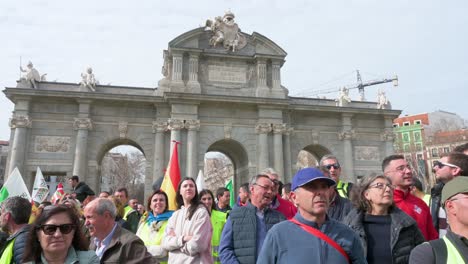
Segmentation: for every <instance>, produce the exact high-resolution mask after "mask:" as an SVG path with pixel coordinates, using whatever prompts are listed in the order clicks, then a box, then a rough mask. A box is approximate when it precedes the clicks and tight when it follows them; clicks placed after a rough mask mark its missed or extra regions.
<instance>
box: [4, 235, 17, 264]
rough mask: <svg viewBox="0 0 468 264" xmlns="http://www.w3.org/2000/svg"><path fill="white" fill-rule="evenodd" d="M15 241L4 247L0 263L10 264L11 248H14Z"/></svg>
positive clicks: (11, 258)
mask: <svg viewBox="0 0 468 264" xmlns="http://www.w3.org/2000/svg"><path fill="white" fill-rule="evenodd" d="M15 240H16V238H15V239H13V240H11V241H10V242H9V243H8V245H7V246H6V247H5V250H4V251H3V254H2V256H1V257H0V263H11V262H12V260H13V247H14V246H15Z"/></svg>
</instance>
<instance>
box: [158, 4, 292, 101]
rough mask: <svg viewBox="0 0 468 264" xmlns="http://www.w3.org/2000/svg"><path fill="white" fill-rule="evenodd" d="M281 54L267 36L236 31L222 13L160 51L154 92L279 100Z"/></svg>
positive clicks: (282, 92) (230, 15)
mask: <svg viewBox="0 0 468 264" xmlns="http://www.w3.org/2000/svg"><path fill="white" fill-rule="evenodd" d="M286 55H287V53H286V52H285V51H284V50H283V49H282V48H281V47H280V46H278V45H277V44H276V43H275V42H273V41H272V40H270V39H268V38H267V37H265V36H263V35H261V34H259V33H257V32H254V33H252V34H251V35H250V34H247V33H244V32H242V31H241V30H240V28H239V26H238V25H237V23H235V22H234V14H233V13H232V12H230V11H228V12H226V14H225V15H224V17H222V18H221V17H216V18H215V19H213V20H210V19H209V20H207V21H206V26H204V27H199V28H196V29H193V30H191V31H188V32H185V33H183V34H182V35H179V36H178V37H176V38H174V39H173V40H172V41H170V42H169V47H168V49H167V50H165V51H164V53H163V58H164V64H163V68H162V74H163V75H164V78H163V79H162V80H160V81H159V83H158V86H159V87H158V88H157V89H156V90H155V93H156V94H157V95H163V94H164V93H165V92H177V93H195V94H213V95H235V96H239V95H241V96H249V97H263V98H282V99H285V98H286V97H287V95H288V91H287V89H286V88H284V87H283V86H282V85H281V67H282V66H283V64H284V61H285V60H284V59H285V57H286Z"/></svg>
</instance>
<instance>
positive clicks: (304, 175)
mask: <svg viewBox="0 0 468 264" xmlns="http://www.w3.org/2000/svg"><path fill="white" fill-rule="evenodd" d="M316 180H325V181H326V182H327V184H328V186H333V185H335V184H336V182H335V181H334V180H333V179H331V178H330V177H327V176H325V175H323V173H322V171H321V170H319V169H317V168H304V169H301V170H299V171H298V172H297V173H296V175H294V178H293V179H292V184H291V190H292V191H294V190H296V189H297V188H299V187H301V186H303V185H306V184H308V183H311V182H313V181H316Z"/></svg>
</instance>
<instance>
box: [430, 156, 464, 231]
mask: <svg viewBox="0 0 468 264" xmlns="http://www.w3.org/2000/svg"><path fill="white" fill-rule="evenodd" d="M432 169H433V171H434V173H435V177H436V181H437V184H436V185H435V186H434V187H433V188H432V189H431V200H430V202H429V207H430V208H431V215H432V223H433V224H434V226H435V228H436V229H437V230H438V231H439V237H443V236H444V235H445V233H446V232H447V216H446V214H445V211H444V209H442V208H441V203H440V199H441V195H442V188H443V187H444V185H445V184H447V183H448V182H449V181H451V180H453V179H454V178H455V177H458V176H461V175H463V174H465V173H464V172H468V156H467V155H465V154H463V153H455V152H452V153H448V154H444V155H442V157H441V158H440V160H437V161H434V164H433V167H432Z"/></svg>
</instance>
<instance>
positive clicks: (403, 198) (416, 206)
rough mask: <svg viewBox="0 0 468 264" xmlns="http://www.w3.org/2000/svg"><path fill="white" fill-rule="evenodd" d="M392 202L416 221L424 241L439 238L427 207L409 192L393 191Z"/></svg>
mask: <svg viewBox="0 0 468 264" xmlns="http://www.w3.org/2000/svg"><path fill="white" fill-rule="evenodd" d="M393 200H394V201H395V204H396V206H397V207H398V208H400V209H401V210H402V211H403V212H405V213H406V214H408V215H409V216H411V217H412V218H413V219H414V220H416V223H417V224H418V227H419V229H420V230H421V233H422V234H423V235H424V237H425V238H426V240H428V241H429V240H433V239H438V238H439V234H437V231H436V230H435V228H434V226H433V225H432V216H431V212H430V210H429V207H428V206H427V205H426V203H425V202H424V201H423V200H421V199H419V198H418V197H416V196H414V195H412V194H411V193H410V192H409V191H408V192H407V193H406V194H405V193H404V192H403V191H401V190H396V189H395V190H394V191H393Z"/></svg>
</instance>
